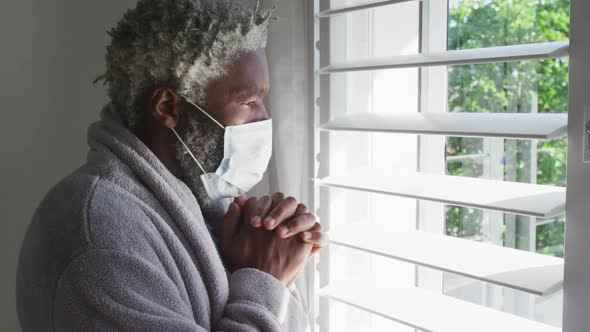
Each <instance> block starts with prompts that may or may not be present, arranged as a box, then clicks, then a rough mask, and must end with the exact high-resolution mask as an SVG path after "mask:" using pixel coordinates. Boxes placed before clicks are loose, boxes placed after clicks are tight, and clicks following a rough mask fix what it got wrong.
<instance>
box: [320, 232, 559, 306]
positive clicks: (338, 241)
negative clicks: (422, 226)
mask: <svg viewBox="0 0 590 332" xmlns="http://www.w3.org/2000/svg"><path fill="white" fill-rule="evenodd" d="M330 239H331V241H330V242H331V244H332V245H339V246H344V247H347V248H352V249H355V250H361V251H364V252H369V253H372V254H376V255H381V256H384V257H388V258H392V259H396V260H401V261H405V262H408V263H412V264H418V265H421V266H426V267H430V268H434V269H437V270H441V271H446V272H450V273H454V274H458V275H462V276H465V277H469V278H473V279H478V280H481V281H485V282H489V283H493V284H497V285H500V286H505V287H510V288H514V289H517V290H521V291H524V292H529V293H532V294H535V295H547V294H549V293H552V292H554V291H557V290H559V289H561V287H562V285H563V259H561V258H557V257H551V256H546V255H541V254H536V253H532V252H527V251H522V250H516V249H511V248H504V247H499V246H494V245H490V244H484V243H479V242H475V241H470V240H464V239H459V238H454V237H450V236H445V235H438V234H432V233H426V232H422V231H413V232H394V233H386V234H383V233H379V232H375V231H372V230H366V229H359V228H358V227H356V228H354V229H339V228H337V227H335V228H334V229H333V230H332V231H330Z"/></svg>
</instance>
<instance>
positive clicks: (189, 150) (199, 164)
mask: <svg viewBox="0 0 590 332" xmlns="http://www.w3.org/2000/svg"><path fill="white" fill-rule="evenodd" d="M170 129H172V132H173V133H174V135H176V138H178V141H179V142H180V143H181V144H182V146H184V148H185V149H186V151H187V152H188V154H189V155H190V156H191V157H192V158H193V160H194V161H195V162H196V163H197V165H198V166H199V168H200V169H201V172H203V174H206V173H207V172H205V169H204V168H203V166H201V163H200V162H199V161H198V160H197V158H196V157H195V155H194V154H193V153H192V152H191V149H189V148H188V146H186V144H184V141H183V140H182V138H180V135H178V133H177V132H176V130H174V128H170Z"/></svg>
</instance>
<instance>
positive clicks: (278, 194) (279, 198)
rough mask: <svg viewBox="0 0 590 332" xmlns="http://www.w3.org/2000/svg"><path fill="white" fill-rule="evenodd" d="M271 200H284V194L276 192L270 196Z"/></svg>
mask: <svg viewBox="0 0 590 332" xmlns="http://www.w3.org/2000/svg"><path fill="white" fill-rule="evenodd" d="M272 198H274V199H278V200H283V199H284V198H285V194H283V193H282V192H277V193H274V194H272Z"/></svg>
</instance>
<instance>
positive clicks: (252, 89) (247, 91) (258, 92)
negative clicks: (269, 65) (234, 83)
mask: <svg viewBox="0 0 590 332" xmlns="http://www.w3.org/2000/svg"><path fill="white" fill-rule="evenodd" d="M266 94H267V91H266V89H265V88H258V87H257V86H254V85H251V86H248V87H246V88H240V89H235V90H233V91H232V95H238V96H244V97H262V96H264V95H266Z"/></svg>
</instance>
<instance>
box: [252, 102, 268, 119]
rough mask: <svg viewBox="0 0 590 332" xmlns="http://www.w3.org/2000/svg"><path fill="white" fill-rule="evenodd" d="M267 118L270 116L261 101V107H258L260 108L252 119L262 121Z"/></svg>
mask: <svg viewBox="0 0 590 332" xmlns="http://www.w3.org/2000/svg"><path fill="white" fill-rule="evenodd" d="M268 119H270V116H269V115H268V112H267V111H266V106H265V105H264V103H263V104H262V107H260V109H259V110H258V112H257V114H256V120H254V121H264V120H268Z"/></svg>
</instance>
